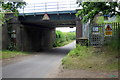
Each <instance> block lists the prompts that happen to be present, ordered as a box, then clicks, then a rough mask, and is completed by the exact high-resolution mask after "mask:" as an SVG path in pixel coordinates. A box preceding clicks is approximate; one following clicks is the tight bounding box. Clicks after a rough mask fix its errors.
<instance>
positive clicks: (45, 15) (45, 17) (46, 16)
mask: <svg viewBox="0 0 120 80" xmlns="http://www.w3.org/2000/svg"><path fill="white" fill-rule="evenodd" d="M42 20H50V18H49V16H48V14H44V16H43V18H42Z"/></svg>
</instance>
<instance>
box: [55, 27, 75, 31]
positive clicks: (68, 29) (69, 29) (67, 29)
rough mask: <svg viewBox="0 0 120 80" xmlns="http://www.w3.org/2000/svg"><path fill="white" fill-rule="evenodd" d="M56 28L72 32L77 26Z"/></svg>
mask: <svg viewBox="0 0 120 80" xmlns="http://www.w3.org/2000/svg"><path fill="white" fill-rule="evenodd" d="M56 30H60V31H62V32H70V31H76V27H74V28H69V27H62V28H61V27H60V28H56Z"/></svg>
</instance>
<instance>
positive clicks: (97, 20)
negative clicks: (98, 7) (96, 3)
mask: <svg viewBox="0 0 120 80" xmlns="http://www.w3.org/2000/svg"><path fill="white" fill-rule="evenodd" d="M96 23H98V24H103V23H104V17H103V16H99V17H97V19H96Z"/></svg>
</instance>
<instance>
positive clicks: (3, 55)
mask: <svg viewBox="0 0 120 80" xmlns="http://www.w3.org/2000/svg"><path fill="white" fill-rule="evenodd" d="M18 55H28V52H20V51H8V50H5V51H1V55H0V59H6V58H11V57H15V56H18Z"/></svg>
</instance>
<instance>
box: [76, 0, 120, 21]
mask: <svg viewBox="0 0 120 80" xmlns="http://www.w3.org/2000/svg"><path fill="white" fill-rule="evenodd" d="M77 3H78V4H79V5H80V6H82V9H81V10H79V11H78V12H77V13H76V16H77V17H80V16H81V17H82V21H83V22H87V21H88V20H91V21H92V20H93V19H94V17H95V16H96V15H97V14H99V13H101V14H102V15H105V16H109V17H112V16H114V15H120V12H119V11H118V10H120V3H119V2H80V1H79V0H78V2H77ZM117 9H118V10H117Z"/></svg>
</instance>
